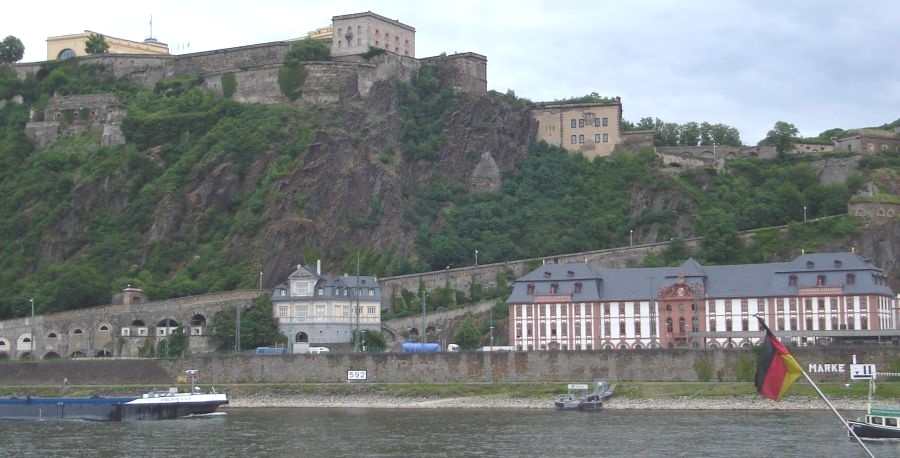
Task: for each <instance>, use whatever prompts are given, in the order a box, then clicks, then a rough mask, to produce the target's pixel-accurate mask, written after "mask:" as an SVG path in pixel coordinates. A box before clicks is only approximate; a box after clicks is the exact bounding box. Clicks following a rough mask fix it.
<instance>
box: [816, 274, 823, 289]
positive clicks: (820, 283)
mask: <svg viewBox="0 0 900 458" xmlns="http://www.w3.org/2000/svg"><path fill="white" fill-rule="evenodd" d="M816 286H825V276H824V275H819V276H818V277H816Z"/></svg>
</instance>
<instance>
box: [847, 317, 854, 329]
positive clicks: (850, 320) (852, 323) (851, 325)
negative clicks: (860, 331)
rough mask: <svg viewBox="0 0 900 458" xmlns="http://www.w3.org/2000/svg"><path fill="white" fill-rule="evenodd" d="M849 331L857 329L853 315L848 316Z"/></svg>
mask: <svg viewBox="0 0 900 458" xmlns="http://www.w3.org/2000/svg"><path fill="white" fill-rule="evenodd" d="M847 329H856V323H855V321H854V320H853V315H847Z"/></svg>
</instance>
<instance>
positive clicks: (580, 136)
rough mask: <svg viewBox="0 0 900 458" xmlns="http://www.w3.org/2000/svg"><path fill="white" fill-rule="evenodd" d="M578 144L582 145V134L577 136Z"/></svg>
mask: <svg viewBox="0 0 900 458" xmlns="http://www.w3.org/2000/svg"><path fill="white" fill-rule="evenodd" d="M578 143H584V135H583V134H582V135H579V136H578Z"/></svg>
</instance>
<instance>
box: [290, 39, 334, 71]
mask: <svg viewBox="0 0 900 458" xmlns="http://www.w3.org/2000/svg"><path fill="white" fill-rule="evenodd" d="M324 60H331V48H329V47H328V46H326V45H325V43H323V42H322V41H321V40H311V39H306V40H297V41H296V42H295V43H294V44H292V45H291V48H290V49H288V52H287V53H286V54H285V55H284V65H287V66H291V65H297V64H299V63H301V62H318V61H324Z"/></svg>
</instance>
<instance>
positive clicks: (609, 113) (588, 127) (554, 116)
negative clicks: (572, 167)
mask: <svg viewBox="0 0 900 458" xmlns="http://www.w3.org/2000/svg"><path fill="white" fill-rule="evenodd" d="M532 116H533V117H534V119H535V120H536V121H537V122H538V132H537V140H538V141H541V140H544V141H545V142H547V143H549V144H551V145H556V146H560V147H562V148H565V149H567V150H569V151H572V152H576V151H577V152H580V153H582V154H584V156H585V157H587V158H588V159H593V158H595V157H598V156H601V157H603V156H609V155H610V154H612V152H613V150H614V149H615V147H616V144H618V143H619V142H620V141H621V139H622V131H621V124H622V100H621V99H620V98H619V97H616V98H615V102H612V103H581V104H570V105H544V106H543V107H542V108H535V109H534V110H532Z"/></svg>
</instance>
